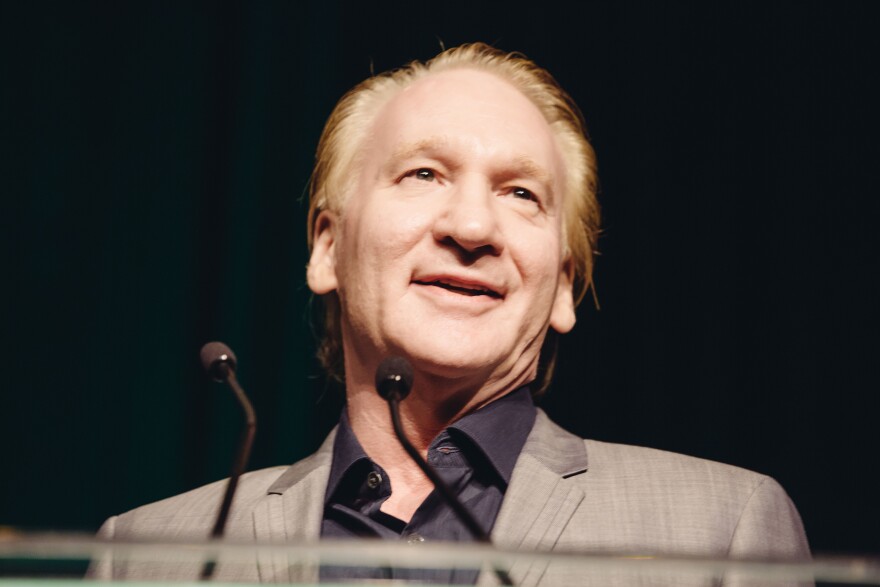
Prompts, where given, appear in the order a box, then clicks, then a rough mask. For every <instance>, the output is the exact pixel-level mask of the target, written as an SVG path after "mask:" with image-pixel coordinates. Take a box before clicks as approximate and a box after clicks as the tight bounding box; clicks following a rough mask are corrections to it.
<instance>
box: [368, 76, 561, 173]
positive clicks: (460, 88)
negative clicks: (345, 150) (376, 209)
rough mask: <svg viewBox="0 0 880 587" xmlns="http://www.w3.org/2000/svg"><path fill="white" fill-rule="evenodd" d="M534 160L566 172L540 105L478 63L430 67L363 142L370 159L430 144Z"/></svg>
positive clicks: (386, 108)
mask: <svg viewBox="0 0 880 587" xmlns="http://www.w3.org/2000/svg"><path fill="white" fill-rule="evenodd" d="M431 146H433V147H436V148H441V149H442V148H448V149H464V150H466V151H467V152H468V153H470V154H471V155H476V156H480V157H487V158H493V157H494V158H500V159H508V160H518V161H532V162H534V163H535V164H536V165H539V166H541V167H543V168H545V169H546V170H547V171H548V172H549V173H551V174H552V175H553V176H554V177H558V178H561V177H562V176H563V175H564V169H563V162H562V158H561V156H560V151H559V148H558V145H557V144H556V140H555V137H554V136H553V133H552V131H551V129H550V126H549V124H548V123H547V121H546V120H545V118H544V116H543V114H542V113H541V111H540V110H539V109H538V108H537V106H535V105H534V104H533V103H532V102H531V100H529V99H528V98H527V97H526V96H525V95H524V94H523V93H522V92H520V91H519V90H518V89H517V88H516V87H514V86H513V85H512V84H511V83H510V82H508V81H506V80H504V79H502V78H500V77H498V76H497V75H495V74H492V73H489V72H485V71H479V70H474V69H455V70H450V71H443V72H439V73H431V74H428V75H427V76H426V77H424V78H422V79H420V80H417V81H415V82H413V83H412V84H410V85H409V86H407V87H405V88H404V89H402V90H400V91H398V92H397V94H395V95H394V96H393V97H391V98H390V99H389V100H388V101H387V102H386V103H385V104H384V105H383V106H382V107H381V108H380V109H379V111H378V112H377V114H376V117H375V119H374V122H373V125H372V128H371V131H370V133H369V138H368V140H367V141H366V142H365V145H364V155H365V159H366V160H367V161H369V160H373V161H374V162H375V161H376V160H377V159H383V158H387V157H392V156H400V155H406V154H408V153H409V152H411V151H418V150H422V149H424V148H426V147H431Z"/></svg>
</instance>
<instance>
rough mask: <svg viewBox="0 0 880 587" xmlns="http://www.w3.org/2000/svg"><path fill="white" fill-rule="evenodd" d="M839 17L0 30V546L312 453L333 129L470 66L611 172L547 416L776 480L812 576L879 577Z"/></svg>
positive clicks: (861, 216) (520, 11)
mask: <svg viewBox="0 0 880 587" xmlns="http://www.w3.org/2000/svg"><path fill="white" fill-rule="evenodd" d="M874 6H875V5H873V4H872V3H868V2H863V3H860V2H848V3H831V2H828V3H815V2H798V3H755V4H750V3H739V2H736V3H726V4H722V5H716V4H715V3H709V5H708V6H704V5H703V4H702V3H697V2H695V3H692V4H691V3H687V4H683V3H653V2H650V3H644V4H642V3H608V4H593V3H583V4H579V5H575V4H574V3H572V4H571V6H569V5H568V4H554V3H550V2H539V3H523V2H517V3H498V4H492V3H487V2H481V1H477V0H473V1H469V2H456V1H452V2H431V3H424V2H399V3H368V2H351V3H346V2H339V1H331V0H325V1H323V2H320V3H319V2H309V3H305V2H304V3H294V2H252V3H246V4H239V3H234V2H205V3H197V2H173V3H171V2H169V3H158V2H99V3H90V2H54V3H46V2H29V3H26V2H16V3H6V4H4V5H3V6H2V8H0V39H2V40H0V43H2V45H0V50H2V53H0V66H2V71H0V117H2V118H0V122H2V126H0V135H2V136H0V148H2V151H0V194H2V208H0V218H2V220H0V229H2V238H3V241H2V251H3V256H2V263H3V271H2V287H0V303H2V306H0V307H2V324H0V327H2V328H0V332H2V338H0V340H2V344H3V347H2V349H0V351H2V355H0V356H2V357H3V364H2V372H0V375H2V381H3V382H2V389H3V392H2V393H3V396H2V408H0V414H2V419H0V427H2V432H0V434H2V436H0V441H2V455H3V457H2V487H0V492H2V493H0V524H5V525H12V526H17V527H22V528H26V529H41V528H59V529H82V530H93V529H95V528H97V526H98V525H99V523H100V522H101V521H102V520H103V519H104V518H105V517H107V516H109V515H111V514H115V513H119V512H121V511H124V510H126V509H129V508H131V507H134V506H136V505H139V504H142V503H145V502H148V501H152V500H156V499H159V498H162V497H166V496H169V495H172V494H175V493H179V492H182V491H184V490H187V489H190V488H193V487H195V486H197V485H200V484H203V483H206V482H208V481H212V480H215V479H218V478H221V477H223V476H225V475H226V473H227V471H228V468H229V463H230V460H231V456H232V452H233V446H234V442H235V440H236V439H237V437H238V431H239V425H240V416H239V415H238V413H237V411H236V409H235V406H234V403H233V400H232V397H231V395H230V394H229V392H228V391H227V390H225V389H224V388H223V387H220V386H217V385H214V384H210V383H208V382H206V381H205V378H204V377H203V375H202V374H201V372H200V367H199V365H198V359H197V354H198V350H199V347H200V346H201V345H202V344H203V343H204V342H206V341H208V340H211V339H221V340H224V341H226V342H228V343H229V344H230V345H231V346H232V347H233V348H234V349H235V350H236V352H237V354H238V357H239V360H240V370H239V375H240V379H241V381H242V382H243V384H244V385H245V387H246V388H247V389H248V390H249V392H250V394H251V395H252V397H253V401H254V403H255V405H256V408H257V411H258V414H259V417H260V420H261V429H260V431H259V433H258V438H257V444H256V448H255V453H254V458H253V461H252V468H258V467H263V466H268V465H277V464H283V463H288V462H293V461H295V460H296V459H299V458H300V457H303V456H305V455H306V454H308V453H309V452H310V451H312V450H313V449H314V448H315V447H316V446H317V444H318V443H319V442H320V440H321V439H322V437H323V435H324V434H325V433H326V431H327V429H328V427H329V426H330V424H331V423H332V421H333V420H334V419H335V417H336V415H337V410H338V401H336V400H334V399H333V397H334V395H333V394H334V392H333V390H332V388H329V387H328V386H327V384H326V382H325V381H324V379H323V377H322V376H321V373H320V369H319V368H318V366H317V365H316V363H315V361H314V359H313V358H312V356H313V352H314V342H313V337H312V334H311V331H310V326H309V306H310V296H309V293H308V290H307V287H306V286H305V280H304V266H305V263H306V260H307V251H306V235H305V231H304V226H305V204H304V202H303V201H302V195H303V193H304V191H305V189H306V185H307V182H308V178H309V173H310V169H311V163H312V160H313V153H314V148H315V145H316V142H317V139H318V136H319V133H320V130H321V128H322V126H323V123H324V121H325V119H326V117H327V115H328V114H329V112H330V110H331V109H332V107H333V105H334V103H335V101H336V99H338V98H339V97H340V96H341V94H342V93H343V92H344V91H345V90H347V89H348V88H349V87H351V86H353V85H354V84H355V83H356V82H358V81H360V80H361V79H363V78H364V77H366V76H367V75H368V74H369V72H370V70H371V68H374V69H375V71H382V70H385V69H388V68H391V67H395V66H397V65H400V64H402V63H404V62H406V61H408V60H410V59H415V58H419V59H425V58H429V57H431V56H432V55H433V54H435V53H436V52H437V51H438V49H439V44H440V43H441V42H443V43H445V45H446V46H453V45H456V44H459V43H461V42H465V41H472V40H483V41H486V42H489V43H492V44H495V45H496V46H498V47H501V48H503V49H507V50H518V51H522V52H524V53H525V54H526V55H528V56H529V57H531V58H533V59H535V60H536V61H537V62H538V63H539V64H541V65H543V66H545V67H546V68H548V69H549V70H550V71H551V72H553V73H554V74H555V75H556V76H557V78H558V79H559V81H560V82H561V83H562V85H563V86H564V87H566V88H567V89H568V90H569V91H570V93H571V94H572V95H573V96H574V98H575V99H576V101H577V102H578V103H579V104H580V106H581V108H582V109H583V111H584V113H585V115H586V118H587V121H588V125H589V129H590V134H591V137H592V140H593V142H594V144H595V147H596V150H597V152H598V157H599V164H600V177H601V183H602V189H601V202H602V205H603V209H604V216H605V220H604V235H603V237H602V239H601V245H600V248H601V253H602V254H601V257H600V258H599V261H598V265H597V274H596V281H597V289H598V294H599V300H600V302H601V310H600V311H597V310H596V309H594V308H593V307H591V304H590V303H589V299H588V301H587V302H585V303H584V304H583V305H582V307H581V309H580V312H579V323H578V326H577V328H576V329H575V331H574V332H573V333H572V334H570V335H567V336H565V337H563V339H562V348H561V359H560V367H559V370H558V376H557V378H556V382H555V385H554V388H553V389H552V391H551V393H550V395H549V396H548V398H547V399H546V401H545V402H544V406H545V408H546V409H547V410H548V411H549V412H550V414H551V416H553V417H554V418H555V419H556V420H557V421H559V422H560V423H562V424H563V425H564V426H566V427H568V428H569V429H571V430H572V431H575V432H577V433H579V434H582V435H584V436H589V437H592V438H597V439H601V440H609V441H616V442H626V443H634V444H644V445H650V446H654V447H659V448H664V449H668V450H673V451H679V452H684V453H688V454H693V455H697V456H701V457H706V458H711V459H716V460H720V461H724V462H728V463H733V464H736V465H739V466H743V467H747V468H751V469H755V470H758V471H761V472H763V473H767V474H769V475H772V476H774V477H776V478H777V479H778V480H779V481H780V482H781V483H782V484H783V485H784V486H785V487H786V489H787V490H788V492H789V493H790V495H791V496H792V498H793V499H794V501H795V502H796V503H797V504H798V506H799V508H800V511H801V514H802V516H803V518H804V522H805V524H806V528H807V531H808V534H809V536H810V539H811V542H812V545H813V548H814V550H815V551H817V552H821V553H835V552H847V551H848V552H866V553H872V552H873V553H877V552H878V551H880V537H878V528H880V503H878V502H880V500H878V495H880V480H878V475H877V473H876V467H877V461H878V456H877V448H878V440H880V432H878V422H877V420H878V411H880V400H878V390H880V372H878V371H880V369H878V360H877V357H878V352H877V351H878V346H880V345H878V343H877V331H878V327H880V320H878V311H877V298H878V294H880V291H878V285H877V279H876V274H877V271H878V263H877V253H878V249H880V247H878V244H880V242H878V241H880V239H878V236H877V229H876V226H877V222H878V217H880V215H878V211H880V204H878V196H880V190H878V180H877V170H878V165H877V159H878V155H880V148H878V130H880V125H878V115H877V104H878V100H880V93H878V91H877V89H876V87H875V86H876V82H877V70H878V57H880V35H878V33H877V22H878V19H877V10H876V9H875V8H874Z"/></svg>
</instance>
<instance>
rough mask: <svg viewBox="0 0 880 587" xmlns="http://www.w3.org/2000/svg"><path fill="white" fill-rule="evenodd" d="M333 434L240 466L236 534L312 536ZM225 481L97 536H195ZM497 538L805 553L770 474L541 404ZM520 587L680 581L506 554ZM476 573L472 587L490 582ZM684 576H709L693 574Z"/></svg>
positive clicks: (223, 575) (186, 575) (278, 574)
mask: <svg viewBox="0 0 880 587" xmlns="http://www.w3.org/2000/svg"><path fill="white" fill-rule="evenodd" d="M333 440H334V434H333V433H331V434H330V436H329V437H328V438H327V440H326V441H325V442H324V444H323V445H322V446H321V448H320V449H319V450H318V452H316V453H315V454H313V455H312V456H310V457H308V458H306V459H304V460H302V461H300V462H298V463H296V464H294V465H293V466H291V467H289V468H285V467H276V468H271V469H264V470H261V471H255V472H252V473H248V474H246V475H244V476H243V477H242V478H241V480H240V482H239V488H238V493H237V495H236V498H235V502H234V504H233V508H232V512H231V514H230V518H229V522H228V526H227V536H228V537H229V538H230V539H233V540H240V541H242V540H243V541H249V540H259V541H294V540H316V539H318V537H319V534H320V528H321V520H322V515H323V503H324V492H325V489H326V486H327V479H328V476H329V473H330V462H331V459H332V454H333ZM224 489H225V483H224V482H217V483H213V484H211V485H207V486H205V487H201V488H199V489H195V490H193V491H190V492H188V493H185V494H182V495H179V496H176V497H172V498H169V499H166V500H163V501H160V502H157V503H153V504H150V505H146V506H143V507H140V508H137V509H135V510H132V511H130V512H128V513H126V514H122V515H120V516H117V517H113V518H110V519H109V520H107V522H106V523H105V524H104V526H103V527H102V528H101V532H100V533H101V535H102V536H104V537H107V538H112V539H125V540H137V539H151V540H164V539H169V540H179V539H190V540H202V539H204V538H206V537H207V536H208V534H209V532H210V529H211V527H212V525H213V521H214V517H215V515H216V513H217V509H218V504H219V502H220V500H221V498H222V495H223V491H224ZM492 538H493V540H494V542H495V544H496V545H498V546H500V547H505V548H515V549H524V550H563V551H580V552H591V553H612V552H613V553H619V552H629V553H634V554H667V555H670V554H671V555H688V556H689V555H697V556H713V557H735V558H768V557H784V558H791V559H807V558H809V556H810V553H809V547H808V545H807V541H806V537H805V535H804V530H803V526H802V525H801V520H800V517H799V516H798V513H797V510H796V509H795V507H794V505H793V504H792V503H791V500H789V498H788V496H787V495H786V494H785V491H784V490H783V489H782V488H781V487H780V486H779V484H778V483H776V482H775V481H774V480H773V479H771V478H769V477H766V476H763V475H759V474H757V473H753V472H751V471H746V470H744V469H740V468H737V467H732V466H729V465H723V464H720V463H715V462H711V461H706V460H702V459H697V458H693V457H687V456H683V455H678V454H674V453H669V452H664V451H659V450H653V449H648V448H640V447H634V446H625V445H619V444H608V443H603V442H596V441H592V440H586V441H585V440H582V439H580V438H578V437H576V436H574V435H572V434H570V433H568V432H566V431H565V430H563V429H561V428H559V427H558V426H557V425H556V424H554V423H553V422H551V421H550V419H549V418H548V417H547V416H546V414H544V412H542V411H539V413H538V417H537V420H536V422H535V426H534V428H533V430H532V432H531V433H530V435H529V437H528V440H527V441H526V444H525V446H524V447H523V450H522V453H521V455H520V457H519V460H518V461H517V464H516V467H515V469H514V471H513V476H512V478H511V481H510V485H509V487H508V489H507V492H506V494H505V497H504V502H503V504H502V506H501V511H500V512H499V514H498V518H497V520H496V522H495V526H494V528H493V529H492ZM198 570H199V567H198V566H197V565H193V564H192V563H179V564H176V563H174V562H173V561H167V562H165V561H163V562H153V563H133V562H129V563H126V564H125V565H122V564H119V563H117V564H114V563H113V561H112V560H102V561H100V562H97V563H95V564H94V565H93V567H92V569H91V570H90V573H91V574H92V575H93V576H96V577H102V578H119V579H122V578H129V579H134V578H136V579H150V580H181V579H184V580H186V579H194V578H196V577H197V576H198ZM511 576H512V577H513V578H514V580H515V582H516V583H517V584H518V585H522V586H523V587H525V586H529V585H537V584H539V583H540V584H542V585H562V584H571V585H582V584H587V583H593V582H595V583H596V584H607V583H618V584H619V583H627V584H629V583H639V584H654V583H657V584H668V583H674V584H682V583H684V582H686V581H683V580H682V578H681V577H677V578H675V579H671V578H670V577H668V576H667V577H665V578H663V577H659V578H658V577H656V576H655V577H650V576H642V575H640V574H638V573H636V574H635V575H634V574H627V575H621V574H619V573H616V572H613V571H609V572H607V573H603V574H602V575H601V576H596V577H592V580H588V579H587V578H585V577H584V575H583V573H582V570H578V569H575V568H571V569H567V568H565V567H564V566H560V565H557V564H554V565H551V566H549V567H548V565H547V564H545V563H526V562H524V563H522V564H519V563H517V564H515V565H514V566H513V568H512V569H511ZM215 577H216V578H218V579H222V580H226V581H249V582H256V581H260V582H296V581H314V580H316V578H317V567H316V566H315V565H313V564H309V563H303V562H302V561H294V562H292V561H289V560H287V558H286V557H284V556H277V555H276V556H264V557H258V560H257V561H256V564H253V565H227V566H224V565H223V563H222V562H221V563H220V564H219V565H218V568H217V573H216V575H215ZM494 579H495V578H494V575H493V574H492V573H489V572H484V573H482V574H481V577H480V581H479V582H480V583H481V584H492V583H494ZM692 579H693V580H692V581H690V582H691V583H692V584H700V585H702V584H713V583H716V581H714V580H711V579H707V578H705V577H692Z"/></svg>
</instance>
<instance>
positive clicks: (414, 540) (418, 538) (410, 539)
mask: <svg viewBox="0 0 880 587" xmlns="http://www.w3.org/2000/svg"><path fill="white" fill-rule="evenodd" d="M424 541H425V538H424V537H423V536H422V535H421V534H418V533H416V532H413V533H412V534H410V535H409V536H407V537H406V543H407V544H419V543H421V542H424Z"/></svg>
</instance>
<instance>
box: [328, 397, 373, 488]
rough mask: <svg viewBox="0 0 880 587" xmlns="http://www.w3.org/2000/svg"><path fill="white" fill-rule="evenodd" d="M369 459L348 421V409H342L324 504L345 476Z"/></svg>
mask: <svg viewBox="0 0 880 587" xmlns="http://www.w3.org/2000/svg"><path fill="white" fill-rule="evenodd" d="M369 459H370V457H368V456H367V453H365V452H364V449H363V447H362V446H361V443H360V442H358V439H357V436H355V435H354V430H352V429H351V423H349V421H348V409H347V407H346V408H343V409H342V416H340V417H339V426H338V427H337V429H336V440H335V441H334V442H333V462H332V464H331V465H330V477H329V479H328V480H327V492H326V493H325V494H324V503H325V504H326V503H329V502H330V499H331V497H332V496H333V494H334V493H335V491H336V488H337V487H339V484H340V483H341V482H342V479H343V477H345V474H346V473H347V472H348V471H349V469H351V468H352V467H354V466H355V465H356V464H357V463H358V462H360V461H369Z"/></svg>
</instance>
